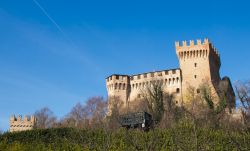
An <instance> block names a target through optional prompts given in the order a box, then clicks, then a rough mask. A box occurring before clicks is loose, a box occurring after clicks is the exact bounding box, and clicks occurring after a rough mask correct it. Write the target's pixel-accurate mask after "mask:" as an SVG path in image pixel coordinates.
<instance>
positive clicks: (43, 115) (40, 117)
mask: <svg viewBox="0 0 250 151" xmlns="http://www.w3.org/2000/svg"><path fill="white" fill-rule="evenodd" d="M34 116H35V117H36V120H37V121H36V124H35V127H36V128H39V129H45V128H52V127H53V126H55V125H56V116H55V115H54V113H53V112H52V111H51V110H50V109H49V108H48V107H44V108H42V109H40V110H38V111H36V112H35V113H34Z"/></svg>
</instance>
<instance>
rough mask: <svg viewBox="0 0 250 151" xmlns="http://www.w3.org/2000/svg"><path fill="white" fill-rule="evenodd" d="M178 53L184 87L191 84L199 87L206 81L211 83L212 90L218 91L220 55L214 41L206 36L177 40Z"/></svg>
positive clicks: (184, 88)
mask: <svg viewBox="0 0 250 151" xmlns="http://www.w3.org/2000/svg"><path fill="white" fill-rule="evenodd" d="M175 47H176V53H177V56H178V59H179V63H180V69H181V72H182V89H183V92H184V93H185V90H186V89H187V88H188V87H189V86H193V87H195V88H196V89H197V93H199V89H198V87H199V86H200V85H201V84H202V83H204V82H208V83H209V84H210V85H211V88H212V91H213V92H216V87H217V86H218V84H219V82H220V72H219V70H220V66H221V62H220V55H219V53H218V51H217V50H216V48H215V47H214V46H213V45H212V43H211V42H210V41H209V40H208V39H207V38H205V39H204V41H201V40H197V41H196V43H195V42H194V40H190V41H189V43H187V41H183V42H182V45H180V42H175Z"/></svg>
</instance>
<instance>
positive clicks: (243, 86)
mask: <svg viewBox="0 0 250 151" xmlns="http://www.w3.org/2000/svg"><path fill="white" fill-rule="evenodd" d="M235 90H236V93H237V97H238V99H239V101H240V103H241V107H242V115H243V119H244V124H245V125H246V126H250V81H248V82H240V81H239V82H237V83H236V84H235Z"/></svg>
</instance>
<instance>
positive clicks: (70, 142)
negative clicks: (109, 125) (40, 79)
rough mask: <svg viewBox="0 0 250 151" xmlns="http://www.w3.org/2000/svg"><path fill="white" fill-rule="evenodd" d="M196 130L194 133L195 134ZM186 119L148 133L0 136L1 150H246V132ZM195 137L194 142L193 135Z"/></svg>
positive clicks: (56, 131) (55, 131)
mask: <svg viewBox="0 0 250 151" xmlns="http://www.w3.org/2000/svg"><path fill="white" fill-rule="evenodd" d="M195 133H196V134H195ZM195 133H194V129H193V125H192V124H191V122H189V121H185V120H184V121H182V122H179V124H178V125H175V126H173V127H171V128H168V129H154V130H151V131H149V132H143V131H139V130H128V131H127V130H125V129H118V130H114V131H108V130H105V129H75V128H52V129H37V130H32V131H24V132H17V133H5V134H2V135H0V150H4V151H8V150H11V151H15V150H18V151H26V150H27V151H30V150H44V151H45V150H46V151H48V150H58V151H62V150H65V151H68V150H79V151H80V150H111V151H112V150H113V151H124V150H130V151H133V150H148V151H154V150H157V151H158V150H159V151H160V150H174V151H175V150H249V149H250V144H249V140H250V133H249V131H247V130H245V131H234V132H233V131H226V130H222V129H217V130H215V129H210V128H198V129H196V132H195ZM194 137H197V138H196V139H197V141H198V142H197V143H195V140H196V139H195V138H194Z"/></svg>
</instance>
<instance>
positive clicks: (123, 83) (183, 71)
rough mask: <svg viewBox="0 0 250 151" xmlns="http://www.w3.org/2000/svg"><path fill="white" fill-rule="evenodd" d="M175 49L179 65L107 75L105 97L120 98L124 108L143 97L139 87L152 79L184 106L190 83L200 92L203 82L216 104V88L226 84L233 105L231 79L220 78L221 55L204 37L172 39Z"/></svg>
mask: <svg viewBox="0 0 250 151" xmlns="http://www.w3.org/2000/svg"><path fill="white" fill-rule="evenodd" d="M175 49H176V54H177V56H178V59H179V64H180V67H179V68H176V69H169V70H162V71H155V72H147V73H140V74H135V75H120V74H113V75H111V76H109V77H107V78H106V87H107V91H108V97H109V98H112V97H119V99H120V100H121V101H122V102H123V104H124V107H128V106H129V105H130V104H132V102H134V101H136V100H138V99H140V98H141V97H142V96H141V93H142V90H144V89H145V88H146V87H148V86H150V85H151V84H152V83H154V82H161V83H162V84H163V90H164V91H165V92H168V93H172V94H175V96H176V104H177V105H183V104H185V103H187V100H186V99H185V95H186V93H187V89H188V88H189V87H190V86H192V87H194V88H195V90H196V93H200V90H199V87H200V85H201V84H203V83H204V82H206V83H208V85H209V87H210V88H211V92H212V94H213V95H214V98H216V99H215V103H218V100H219V98H220V89H219V87H220V86H223V85H227V87H226V98H227V103H228V105H230V106H231V107H235V94H234V91H233V88H232V85H231V82H230V79H229V78H228V77H224V78H222V79H221V77H220V72H219V70H220V66H221V61H220V54H219V52H218V51H217V49H216V48H215V47H214V46H213V44H212V43H211V42H210V41H209V40H208V39H207V38H205V39H204V40H203V41H201V40H197V41H196V42H195V41H194V40H190V42H189V43H187V41H183V42H182V43H180V42H175ZM109 103H110V102H109Z"/></svg>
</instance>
